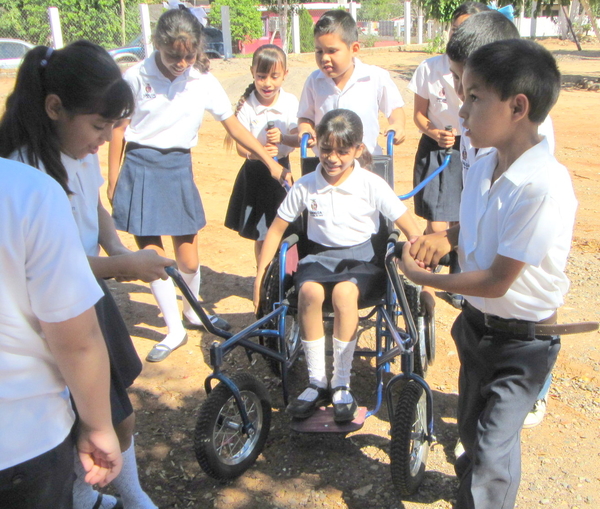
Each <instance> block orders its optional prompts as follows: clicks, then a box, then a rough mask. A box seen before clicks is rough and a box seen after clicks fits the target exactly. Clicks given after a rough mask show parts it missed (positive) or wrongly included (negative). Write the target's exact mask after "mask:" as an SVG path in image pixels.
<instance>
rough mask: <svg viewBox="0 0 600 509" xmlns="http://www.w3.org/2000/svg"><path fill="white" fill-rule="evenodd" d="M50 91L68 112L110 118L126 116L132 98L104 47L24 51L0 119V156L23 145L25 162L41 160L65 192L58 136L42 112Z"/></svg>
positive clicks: (87, 44)
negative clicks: (24, 53)
mask: <svg viewBox="0 0 600 509" xmlns="http://www.w3.org/2000/svg"><path fill="white" fill-rule="evenodd" d="M49 94H56V95H57V96H58V97H59V98H60V100H61V103H62V106H63V107H64V108H65V110H66V111H67V112H68V113H69V114H73V115H80V114H84V115H85V114H98V115H101V116H102V117H104V118H106V119H108V120H115V121H116V120H119V119H122V118H125V117H128V116H130V115H131V113H132V112H133V109H134V106H135V102H134V98H133V93H132V92H131V88H130V87H129V85H128V84H127V82H126V81H125V80H123V78H122V76H121V70H120V69H119V66H118V65H117V64H116V63H115V61H114V60H113V59H112V58H111V56H110V55H109V54H108V53H107V52H106V50H105V49H103V48H101V47H100V46H98V45H96V44H93V43H91V42H89V41H77V42H74V43H72V44H69V45H68V46H66V47H65V48H63V49H60V50H52V49H51V48H47V47H46V46H38V47H36V48H33V49H32V50H30V51H29V52H28V53H27V54H26V55H25V58H24V59H23V63H22V64H21V67H20V68H19V72H18V74H17V80H16V83H15V88H14V90H13V91H12V93H11V94H10V95H9V96H8V99H7V100H6V110H5V112H4V115H3V116H2V119H1V120H0V157H9V156H10V155H11V154H12V153H13V152H15V151H16V150H22V151H23V155H24V156H25V157H26V158H27V163H28V164H30V165H31V166H34V167H36V168H40V166H41V164H43V166H44V169H45V170H46V173H48V175H50V176H51V177H53V178H54V179H55V180H56V181H57V182H58V183H59V184H60V185H61V186H62V187H63V189H64V190H65V191H66V192H67V193H70V191H69V186H68V177H67V172H66V170H65V167H64V165H63V163H62V161H61V147H60V140H59V139H58V134H57V132H56V127H55V124H54V122H53V121H52V120H51V119H50V117H49V116H48V115H47V114H46V97H47V96H48V95H49ZM40 163H41V164H40Z"/></svg>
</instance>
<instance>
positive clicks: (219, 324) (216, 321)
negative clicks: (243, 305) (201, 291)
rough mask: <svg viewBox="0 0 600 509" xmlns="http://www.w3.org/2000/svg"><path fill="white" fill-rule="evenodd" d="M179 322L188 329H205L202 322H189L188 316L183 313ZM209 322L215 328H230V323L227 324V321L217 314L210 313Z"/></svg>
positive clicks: (226, 329)
mask: <svg viewBox="0 0 600 509" xmlns="http://www.w3.org/2000/svg"><path fill="white" fill-rule="evenodd" d="M181 322H182V323H183V326H184V327H185V328H186V329H188V330H206V328H205V327H204V324H202V323H193V322H190V321H189V319H188V317H187V316H185V315H182V317H181ZM210 323H212V324H213V325H214V326H215V327H216V328H217V329H222V330H224V331H228V330H229V329H231V325H229V322H228V321H227V320H225V319H223V318H221V317H220V316H217V315H212V316H211V317H210Z"/></svg>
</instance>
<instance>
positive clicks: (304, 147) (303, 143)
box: [300, 133, 311, 159]
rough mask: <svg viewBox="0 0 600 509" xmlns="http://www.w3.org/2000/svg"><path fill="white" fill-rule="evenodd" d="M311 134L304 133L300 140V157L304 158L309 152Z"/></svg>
mask: <svg viewBox="0 0 600 509" xmlns="http://www.w3.org/2000/svg"><path fill="white" fill-rule="evenodd" d="M310 138H311V135H310V134H309V133H304V134H303V135H302V139H301V140H300V157H301V158H302V159H304V158H305V157H306V155H307V154H308V140H310Z"/></svg>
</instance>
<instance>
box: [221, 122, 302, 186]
mask: <svg viewBox="0 0 600 509" xmlns="http://www.w3.org/2000/svg"><path fill="white" fill-rule="evenodd" d="M221 123H222V124H223V127H225V130H226V131H227V132H228V133H229V135H230V136H231V137H232V138H233V139H234V140H235V141H236V142H237V143H239V144H241V145H242V146H244V147H248V149H249V150H251V151H252V152H253V153H255V154H256V155H257V156H258V157H259V158H260V160H261V161H262V162H263V163H265V165H266V166H267V167H268V168H269V170H270V171H271V176H272V177H273V178H274V179H275V180H286V179H290V173H289V171H288V170H287V169H286V168H284V167H283V166H281V165H280V164H279V163H277V162H276V161H275V160H274V159H273V157H271V156H270V155H269V153H268V152H267V151H266V150H265V148H264V147H263V146H262V145H261V144H260V143H259V142H258V140H257V139H256V138H255V137H254V136H252V134H251V133H250V131H248V129H246V128H245V127H244V126H243V125H242V124H241V123H240V121H239V120H238V119H237V117H236V116H235V115H232V116H230V117H228V118H226V119H225V120H223V121H222V122H221ZM290 184H291V182H290Z"/></svg>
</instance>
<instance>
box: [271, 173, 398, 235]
mask: <svg viewBox="0 0 600 509" xmlns="http://www.w3.org/2000/svg"><path fill="white" fill-rule="evenodd" d="M305 209H306V210H308V238H309V239H310V240H312V241H313V242H317V243H318V244H321V245H323V246H328V247H349V246H356V245H358V244H361V243H363V242H366V241H367V240H369V239H370V238H371V235H373V234H374V233H377V232H378V231H379V213H380V212H381V213H382V214H383V216H384V217H385V218H387V219H389V220H390V221H396V220H397V219H398V218H399V217H400V216H401V215H402V214H404V212H406V206H405V205H404V203H402V202H401V201H400V199H399V198H398V197H397V196H396V193H394V190H393V189H392V188H391V187H390V186H389V185H388V183H387V182H386V181H385V180H383V179H382V178H381V177H379V176H378V175H376V174H375V173H372V172H370V171H369V170H365V169H364V168H361V166H360V164H359V163H358V161H354V170H353V171H352V174H351V175H350V176H349V177H348V178H347V179H346V180H345V181H344V182H343V183H342V184H341V185H339V186H332V185H330V184H328V183H327V181H326V180H325V178H324V177H323V174H322V173H321V164H319V165H318V166H317V169H316V170H315V171H314V172H311V173H309V174H308V175H305V176H304V177H302V178H301V179H300V180H298V181H297V182H296V183H295V184H294V185H293V186H292V189H291V190H290V192H289V193H288V195H287V196H286V198H285V200H283V203H282V204H281V205H280V207H279V210H278V211H277V214H278V215H279V217H281V218H282V219H283V220H284V221H287V222H289V223H291V222H293V221H294V220H295V219H296V218H297V217H298V216H299V215H300V214H301V213H302V212H303V211H304V210H305Z"/></svg>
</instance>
